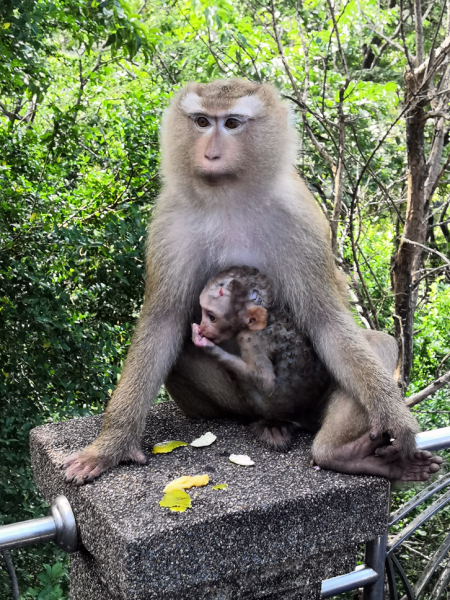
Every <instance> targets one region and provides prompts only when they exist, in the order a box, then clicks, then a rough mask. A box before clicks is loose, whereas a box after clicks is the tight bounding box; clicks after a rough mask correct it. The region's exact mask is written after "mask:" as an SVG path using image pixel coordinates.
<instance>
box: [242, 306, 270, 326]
mask: <svg viewBox="0 0 450 600" xmlns="http://www.w3.org/2000/svg"><path fill="white" fill-rule="evenodd" d="M266 317H267V310H266V309H265V308H263V307H262V306H255V305H253V306H248V307H247V310H246V314H245V321H246V323H247V326H248V328H249V329H251V330H252V331H260V330H261V329H264V328H265V326H266V325H267V320H266Z"/></svg>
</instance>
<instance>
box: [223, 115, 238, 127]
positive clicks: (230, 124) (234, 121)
mask: <svg viewBox="0 0 450 600" xmlns="http://www.w3.org/2000/svg"><path fill="white" fill-rule="evenodd" d="M240 126H241V121H239V119H235V118H234V117H230V118H229V119H227V120H226V121H225V127H226V128H227V129H237V128H238V127H240Z"/></svg>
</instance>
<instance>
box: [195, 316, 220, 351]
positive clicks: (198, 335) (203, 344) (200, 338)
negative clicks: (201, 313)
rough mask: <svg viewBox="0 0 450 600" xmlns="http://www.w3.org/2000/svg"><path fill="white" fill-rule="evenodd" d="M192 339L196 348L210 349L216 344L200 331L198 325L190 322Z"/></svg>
mask: <svg viewBox="0 0 450 600" xmlns="http://www.w3.org/2000/svg"><path fill="white" fill-rule="evenodd" d="M192 341H193V342H194V344H195V345H196V346H197V347H198V348H205V349H206V350H212V349H213V348H215V347H216V344H215V343H214V342H212V341H211V340H209V339H208V338H206V337H205V336H204V335H203V334H202V332H201V331H200V326H199V325H197V323H192Z"/></svg>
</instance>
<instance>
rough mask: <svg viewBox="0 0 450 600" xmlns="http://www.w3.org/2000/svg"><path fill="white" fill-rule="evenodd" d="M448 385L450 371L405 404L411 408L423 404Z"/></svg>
mask: <svg viewBox="0 0 450 600" xmlns="http://www.w3.org/2000/svg"><path fill="white" fill-rule="evenodd" d="M447 383H450V371H447V373H445V374H444V375H442V376H441V377H438V378H437V379H435V381H433V383H431V384H430V385H428V386H427V387H426V388H424V389H423V390H420V392H417V393H416V394H413V395H412V396H410V397H409V398H408V399H407V400H406V402H405V404H406V406H408V407H409V408H411V407H412V406H415V405H416V404H419V402H422V400H425V398H428V396H431V395H432V394H434V393H435V392H437V391H438V390H440V389H441V388H443V387H444V386H445V385H447Z"/></svg>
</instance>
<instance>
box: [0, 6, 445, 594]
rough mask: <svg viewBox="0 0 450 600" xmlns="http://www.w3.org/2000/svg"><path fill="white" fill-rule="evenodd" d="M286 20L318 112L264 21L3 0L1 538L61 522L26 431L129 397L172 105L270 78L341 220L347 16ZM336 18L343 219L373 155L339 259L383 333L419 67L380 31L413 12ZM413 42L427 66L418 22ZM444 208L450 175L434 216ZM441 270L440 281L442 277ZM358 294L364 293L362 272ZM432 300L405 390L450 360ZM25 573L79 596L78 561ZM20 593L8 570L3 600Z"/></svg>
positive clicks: (360, 10)
mask: <svg viewBox="0 0 450 600" xmlns="http://www.w3.org/2000/svg"><path fill="white" fill-rule="evenodd" d="M275 4H276V12H275V15H274V18H275V21H276V26H277V32H278V34H279V38H280V42H281V44H282V46H283V52H284V57H285V60H286V61H287V63H288V64H289V65H290V68H291V73H292V76H293V79H294V82H295V86H296V88H297V90H298V92H299V94H300V96H301V98H302V102H303V104H302V103H299V102H298V98H297V97H296V95H295V89H294V87H293V83H292V81H291V79H290V78H289V76H288V74H287V73H286V70H285V68H284V64H283V60H282V59H281V58H280V55H279V49H278V46H277V41H276V39H275V38H274V35H273V31H272V30H271V27H272V24H273V22H272V17H271V15H270V14H269V12H268V10H267V6H268V5H267V6H266V5H264V4H263V5H258V6H257V7H255V9H252V7H251V3H248V2H242V1H241V0H217V1H216V2H214V3H212V2H210V1H209V0H192V1H191V0H183V1H181V2H177V3H170V4H168V3H165V2H163V0H156V1H155V2H145V1H144V2H140V1H139V2H138V0H103V1H102V2H99V1H98V0H90V1H88V0H52V1H51V2H50V1H47V0H19V1H14V2H13V1H12V0H3V2H0V146H1V148H2V153H1V156H0V290H1V291H0V329H1V331H2V340H1V344H0V364H1V370H0V454H1V457H2V460H1V462H0V523H9V522H15V521H19V520H23V519H27V518H33V517H37V516H42V515H44V514H46V513H47V511H48V507H47V505H46V504H45V502H43V501H42V499H41V498H40V496H39V494H38V493H37V492H36V490H35V488H34V485H33V483H32V474H31V471H30V463H29V456H28V434H29V430H30V429H31V428H32V427H34V426H36V425H38V424H41V423H44V422H49V421H58V420H61V419H66V418H72V417H73V416H83V415H88V414H95V413H98V412H100V411H101V410H102V409H103V407H104V405H105V402H106V401H107V399H108V397H109V396H110V394H111V391H112V390H113V388H114V387H115V384H116V381H117V377H118V374H119V373H120V370H121V366H122V363H123V360H124V358H125V355H126V351H127V347H128V344H129V342H130V338H131V334H132V331H133V327H134V323H135V320H136V317H137V315H138V312H139V307H140V303H141V300H142V294H143V289H144V276H145V275H144V270H143V260H144V257H143V253H144V243H145V227H146V224H147V222H148V220H149V218H150V217H151V213H152V209H153V203H154V199H155V197H156V195H157V193H158V189H159V182H158V179H157V168H158V161H159V144H158V127H159V122H160V117H161V114H162V111H163V110H164V107H165V106H166V105H167V102H168V99H169V98H170V96H171V95H172V93H173V91H174V90H175V89H177V88H178V87H179V86H181V85H182V84H184V83H185V82H186V81H189V80H197V81H209V80H210V79H213V78H217V77H225V78H226V77H230V76H239V77H246V78H248V79H251V80H254V81H259V82H262V81H267V80H269V81H272V82H274V83H275V84H276V85H277V87H278V88H279V89H280V93H282V94H284V95H285V96H286V98H288V99H289V98H290V99H292V98H294V100H296V99H297V102H293V101H292V100H290V102H291V106H292V108H293V110H294V111H296V118H297V122H298V128H299V132H300V141H301V153H300V157H299V163H298V168H299V171H300V172H301V173H302V174H303V175H304V176H305V178H306V179H307V181H308V184H309V185H310V187H311V188H312V189H313V191H314V192H315V193H316V196H317V198H318V200H319V202H320V204H321V206H322V208H323V210H324V212H325V213H326V214H327V216H328V217H330V214H331V210H332V204H333V181H332V170H331V168H330V164H329V161H327V160H326V159H325V158H324V156H323V154H321V153H319V152H318V151H317V148H316V146H315V145H314V144H313V142H312V140H311V137H310V136H309V134H308V131H307V129H306V128H305V122H307V123H308V125H309V127H310V128H311V131H312V132H313V134H314V136H315V139H316V140H317V141H318V142H319V143H320V144H321V145H323V147H324V148H326V150H327V152H328V154H329V156H331V158H332V159H333V160H335V161H336V159H337V148H336V146H335V143H334V142H333V139H334V136H335V133H336V132H335V126H334V123H336V120H337V117H338V113H337V101H338V99H339V90H340V88H341V86H342V85H343V82H344V80H345V77H346V76H345V73H344V70H343V65H342V58H341V56H340V55H339V48H338V45H337V38H336V35H335V28H334V24H333V20H332V18H331V14H330V11H329V6H328V3H326V2H324V1H323V0H305V2H303V3H297V4H296V3H291V2H284V1H282V2H277V3H275ZM341 8H342V10H341V13H340V14H339V33H340V41H341V44H342V48H343V52H344V55H345V58H346V62H347V67H348V74H349V75H348V76H349V80H350V82H351V84H350V85H349V87H348V89H347V91H346V95H345V101H344V106H343V110H344V113H345V115H346V116H347V118H348V120H349V122H350V123H351V124H350V126H349V131H348V136H347V140H346V152H347V154H346V165H345V168H346V171H345V181H346V185H345V188H344V196H343V204H344V209H345V211H349V210H351V209H352V206H353V205H352V202H353V200H352V193H351V190H352V186H353V185H354V184H355V181H356V180H357V179H358V178H359V177H360V175H361V165H362V164H363V162H364V160H365V159H367V157H368V156H370V155H371V153H372V152H374V150H375V149H377V151H376V153H375V155H374V157H373V159H372V161H371V163H370V168H369V169H366V171H365V172H364V174H363V175H362V177H361V185H360V193H359V196H358V204H357V207H356V209H355V231H353V232H352V235H353V238H352V236H351V235H349V234H348V231H347V232H346V231H344V228H342V230H341V233H342V234H345V235H344V241H343V248H342V258H343V260H344V263H345V265H346V266H347V267H348V270H349V272H351V273H352V274H355V273H356V269H355V257H356V258H357V259H358V261H359V263H360V267H361V269H360V270H361V276H362V278H363V280H364V282H365V284H366V288H367V291H368V293H369V295H370V298H371V300H372V302H373V305H374V308H375V311H376V314H377V317H378V320H379V323H380V326H381V327H382V328H383V329H385V330H388V331H389V330H390V331H392V330H393V320H392V309H393V299H392V293H391V288H390V259H391V255H392V253H393V251H394V250H395V245H396V243H397V239H398V233H399V220H398V215H397V212H398V211H399V212H400V213H401V212H402V211H403V212H404V203H405V170H406V163H405V148H406V143H405V135H404V121H403V120H402V119H400V120H399V121H398V122H395V119H396V117H397V115H398V110H399V108H400V106H401V101H402V99H403V73H404V69H405V66H406V59H405V56H404V54H403V53H401V52H399V50H398V48H395V47H393V46H390V45H389V44H387V45H385V46H382V44H380V43H379V40H378V42H377V40H376V38H375V36H374V33H373V27H374V26H375V25H374V24H376V26H377V27H383V31H384V33H385V34H386V36H388V37H389V36H391V35H394V32H395V29H396V27H397V25H398V20H399V8H398V7H393V8H392V7H390V6H388V5H387V4H386V3H381V4H380V3H379V2H375V0H367V1H366V2H364V3H363V4H362V3H360V2H356V1H353V0H351V1H350V2H348V3H346V4H345V5H343V6H342V7H341ZM439 11H440V2H437V3H435V6H434V5H433V7H432V8H431V9H430V11H429V13H428V17H427V22H426V23H425V33H426V43H425V45H426V48H429V47H430V44H431V41H430V38H432V36H433V35H434V31H435V29H436V27H437V23H438V18H439ZM404 33H405V40H406V43H407V44H408V45H409V47H410V50H411V52H412V53H414V52H413V48H414V35H413V31H412V28H411V25H410V23H405V31H404ZM439 35H440V34H439ZM437 43H438V44H439V43H440V37H439V36H438V38H437ZM363 47H365V48H366V49H367V48H370V49H371V50H372V51H373V53H374V57H375V63H374V65H373V68H371V69H363V68H362V60H363V50H362V48H363ZM384 135H386V139H385V142H384V143H383V145H382V146H381V147H378V145H377V144H378V141H379V139H380V137H382V136H384ZM431 141H432V140H431V134H430V136H429V137H428V139H427V144H430V143H431ZM448 192H449V190H448V183H447V182H446V180H445V179H444V180H443V181H442V184H441V185H440V187H439V189H438V194H437V197H438V199H439V202H445V199H446V197H447V194H448ZM353 208H354V207H353ZM433 244H434V247H435V249H437V250H438V251H440V252H443V253H446V252H448V239H447V238H446V237H445V235H444V230H442V231H441V230H440V229H436V235H435V238H434V242H433ZM433 260H436V257H434V258H433V257H432V256H431V255H430V256H429V257H427V258H426V265H428V266H429V265H431V266H436V267H437V266H439V264H440V262H439V261H438V262H437V263H436V265H434V263H433ZM355 279H356V281H357V283H358V284H361V282H360V281H359V274H357V273H356V274H355ZM420 292H421V298H422V299H421V302H420V304H419V308H418V311H417V317H416V329H417V335H416V338H415V359H414V360H415V362H414V370H413V378H412V381H413V383H412V384H411V386H410V393H412V392H414V391H416V390H417V389H420V388H421V387H423V385H425V384H426V383H427V382H428V381H429V380H430V378H433V377H434V376H435V375H436V374H438V373H439V372H440V370H442V369H443V368H446V369H448V364H449V360H448V359H446V360H444V358H445V356H446V355H447V354H448V353H449V352H450V348H449V339H448V333H447V332H448V326H449V323H448V320H449V316H450V296H449V286H448V280H446V279H445V278H443V277H442V272H439V273H438V275H437V276H436V277H435V278H434V279H433V278H432V279H425V280H424V281H423V283H422V284H421V288H420ZM443 360H444V362H443ZM441 363H442V364H441ZM164 397H165V393H164V392H162V394H161V398H164ZM447 403H448V391H446V390H445V389H444V390H442V391H441V392H439V393H438V394H437V395H436V396H435V397H434V398H433V399H432V400H431V401H429V402H428V403H424V405H423V406H422V405H419V406H418V407H417V408H416V411H417V414H418V416H419V418H420V419H421V422H422V425H423V426H424V427H426V428H430V427H437V426H445V425H447V424H448V413H447V412H445V411H446V410H447V409H446V406H447ZM12 558H13V560H14V564H15V566H16V569H17V573H18V577H19V583H20V588H21V591H22V597H23V598H27V599H28V598H39V599H44V598H45V599H50V598H52V599H53V598H68V583H67V582H68V579H67V558H66V557H65V556H64V554H63V553H62V552H60V551H59V550H58V549H57V548H56V547H55V546H52V545H44V546H41V547H39V546H37V547H33V548H26V549H19V550H16V551H14V552H13V553H12ZM9 596H10V585H9V580H8V578H7V576H6V574H5V572H4V571H1V572H0V597H1V598H8V597H9Z"/></svg>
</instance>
